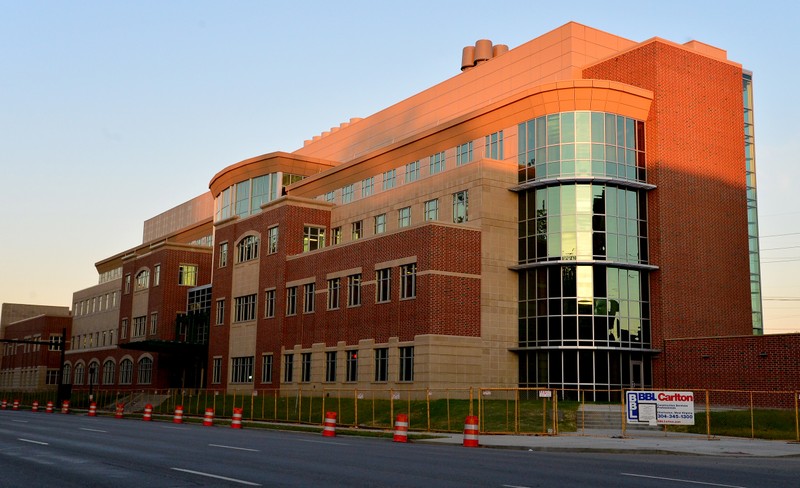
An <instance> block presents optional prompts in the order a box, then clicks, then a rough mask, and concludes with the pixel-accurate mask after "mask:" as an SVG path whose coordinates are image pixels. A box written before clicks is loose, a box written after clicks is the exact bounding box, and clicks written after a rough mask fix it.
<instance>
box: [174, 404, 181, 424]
mask: <svg viewBox="0 0 800 488" xmlns="http://www.w3.org/2000/svg"><path fill="white" fill-rule="evenodd" d="M172 422H173V423H175V424H182V423H183V405H178V406H177V407H175V415H173V416H172Z"/></svg>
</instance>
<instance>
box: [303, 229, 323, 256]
mask: <svg viewBox="0 0 800 488" xmlns="http://www.w3.org/2000/svg"><path fill="white" fill-rule="evenodd" d="M323 247H325V228H323V227H311V226H306V227H304V228H303V252H308V251H316V250H317V249H322V248H323Z"/></svg>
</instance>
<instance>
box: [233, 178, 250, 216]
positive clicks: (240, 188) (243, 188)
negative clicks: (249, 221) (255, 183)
mask: <svg viewBox="0 0 800 488" xmlns="http://www.w3.org/2000/svg"><path fill="white" fill-rule="evenodd" d="M234 213H235V215H240V216H242V217H247V216H248V215H250V180H245V181H242V182H239V183H237V184H236V206H235V207H234Z"/></svg>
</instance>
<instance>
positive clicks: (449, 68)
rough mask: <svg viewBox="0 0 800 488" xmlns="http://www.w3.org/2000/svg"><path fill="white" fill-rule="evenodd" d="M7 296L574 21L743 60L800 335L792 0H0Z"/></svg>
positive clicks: (768, 215) (775, 288)
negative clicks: (228, 179) (334, 131)
mask: <svg viewBox="0 0 800 488" xmlns="http://www.w3.org/2000/svg"><path fill="white" fill-rule="evenodd" d="M0 12H2V15H0V181H2V191H0V229H2V238H1V239H0V303H34V304H46V305H62V306H70V305H71V302H72V293H73V292H75V291H78V290H81V289H84V288H88V287H90V286H93V285H95V284H96V283H97V279H98V276H97V271H96V269H95V268H94V263H96V262H98V261H100V260H102V259H104V258H107V257H110V256H112V255H115V254H117V253H119V252H122V251H125V250H127V249H130V248H132V247H135V246H136V245H138V244H140V243H141V241H142V224H143V222H144V221H145V220H146V219H148V218H151V217H153V216H155V215H158V214H160V213H161V212H164V211H165V210H168V209H170V208H172V207H174V206H176V205H179V204H181V203H183V202H185V201H187V200H189V199H191V198H193V197H195V196H197V195H200V194H202V193H204V192H206V191H207V190H208V183H209V181H210V180H211V178H212V177H213V176H214V174H216V173H217V172H218V171H219V170H221V169H222V168H224V167H226V166H228V165H231V164H234V163H237V162H239V161H241V160H243V159H247V158H250V157H253V156H257V155H260V154H265V153H269V152H273V151H287V152H291V151H294V150H296V149H298V148H300V147H302V144H303V141H304V140H305V139H310V138H311V137H312V136H314V135H317V134H319V133H321V132H323V131H326V130H329V128H331V127H334V126H338V125H339V124H340V123H341V122H345V121H347V120H349V119H350V118H351V117H366V116H368V115H371V114H373V113H375V112H377V111H379V110H381V109H383V108H385V107H387V106H389V105H392V104H394V103H396V102H398V101H400V100H403V99H405V98H407V97H409V96H411V95H413V94H415V93H417V92H419V91H421V90H424V89H426V88H428V87H430V86H432V85H434V84H437V83H439V82H441V81H444V80H446V79H448V78H450V77H453V76H456V75H457V74H458V73H459V69H460V63H461V50H462V48H463V47H464V46H468V45H473V44H474V43H475V41H476V40H478V39H491V40H492V41H493V42H494V43H499V44H507V45H508V46H509V47H510V48H514V47H516V46H518V45H520V44H522V43H524V42H526V41H528V40H530V39H533V38H535V37H538V36H540V35H542V34H544V33H546V32H549V31H550V30H552V29H555V28H556V27H559V26H561V25H563V24H565V23H567V22H569V21H576V22H579V23H582V24H585V25H588V26H591V27H595V28H598V29H601V30H604V31H607V32H610V33H612V34H616V35H619V36H622V37H625V38H628V39H630V40H633V41H645V40H647V39H650V38H652V37H660V38H663V39H667V40H670V41H674V42H677V43H684V42H687V41H689V40H692V39H694V40H698V41H701V42H704V43H707V44H711V45H713V46H717V47H719V48H722V49H725V50H727V51H728V58H729V59H731V60H733V61H736V62H738V63H741V64H742V65H743V67H744V68H745V69H748V70H751V71H753V72H754V98H755V103H754V105H755V142H756V158H757V159H756V161H757V177H758V199H759V201H758V205H759V219H760V233H761V236H762V238H761V248H762V255H761V259H762V282H763V295H764V302H763V303H764V311H765V312H764V320H765V332H767V333H782V332H797V331H800V198H799V197H798V184H800V161H798V155H800V117H798V114H800V97H799V96H798V91H797V90H795V89H793V87H792V86H791V85H793V84H794V83H796V82H797V80H800V63H798V62H797V59H798V48H800V42H798V40H797V39H798V38H797V36H796V34H794V33H795V32H796V27H797V26H796V23H797V20H798V19H800V7H798V4H796V3H794V2H784V1H776V2H770V1H762V2H757V3H756V2H752V1H747V2H741V1H725V2H714V1H702V2H698V1H696V0H695V1H691V2H686V1H682V0H678V1H670V2H664V1H661V2H648V1H638V2H630V1H625V2H618V1H614V0H606V1H602V2H598V1H596V0H595V1H591V2H585V1H580V0H573V1H570V2H542V1H534V0H526V1H515V0H508V1H503V2H492V1H486V0H484V1H481V2H477V1H469V0H459V1H446V0H445V1H430V0H429V1H425V2H423V1H417V0H404V1H403V2H378V1H374V0H371V1H341V2H308V1H305V2H304V1H300V0H298V1H293V2H285V1H282V2H278V1H268V0H262V1H244V0H230V1H208V0H191V1H190V0H171V1H165V0H156V1H153V0H137V1H127V2H125V1H114V0H97V1H89V0H72V1H69V2H64V1H57V0H52V1H40V0H26V1H18V0H0Z"/></svg>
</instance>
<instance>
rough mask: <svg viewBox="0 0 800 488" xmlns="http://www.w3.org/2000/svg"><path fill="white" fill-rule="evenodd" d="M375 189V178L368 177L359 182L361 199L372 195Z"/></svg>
mask: <svg viewBox="0 0 800 488" xmlns="http://www.w3.org/2000/svg"><path fill="white" fill-rule="evenodd" d="M374 188H375V177H374V176H370V177H369V178H365V179H363V180H361V197H362V198H363V197H368V196H370V195H372V193H373V191H374Z"/></svg>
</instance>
